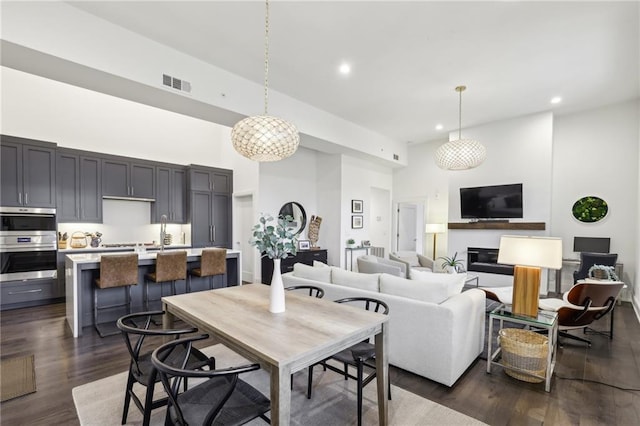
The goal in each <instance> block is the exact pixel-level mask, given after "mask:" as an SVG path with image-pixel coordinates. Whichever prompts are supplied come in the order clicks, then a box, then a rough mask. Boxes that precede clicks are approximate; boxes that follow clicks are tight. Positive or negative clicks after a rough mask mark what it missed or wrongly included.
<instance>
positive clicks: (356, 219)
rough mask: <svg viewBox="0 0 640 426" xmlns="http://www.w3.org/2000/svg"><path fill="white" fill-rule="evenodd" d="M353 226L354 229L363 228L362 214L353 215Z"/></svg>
mask: <svg viewBox="0 0 640 426" xmlns="http://www.w3.org/2000/svg"><path fill="white" fill-rule="evenodd" d="M351 228H353V229H360V228H362V216H361V215H354V216H351Z"/></svg>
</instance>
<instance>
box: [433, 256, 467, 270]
mask: <svg viewBox="0 0 640 426" xmlns="http://www.w3.org/2000/svg"><path fill="white" fill-rule="evenodd" d="M438 260H442V263H441V265H440V266H441V267H442V269H444V270H445V271H447V272H449V273H450V274H455V273H457V272H461V271H463V270H464V264H463V263H462V260H460V259H458V252H455V253H454V254H453V256H451V257H447V256H442V257H439V258H438Z"/></svg>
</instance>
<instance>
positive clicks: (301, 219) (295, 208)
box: [278, 201, 307, 235]
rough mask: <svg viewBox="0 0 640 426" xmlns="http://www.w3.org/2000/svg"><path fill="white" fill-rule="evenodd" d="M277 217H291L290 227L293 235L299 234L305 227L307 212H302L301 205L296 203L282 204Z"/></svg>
mask: <svg viewBox="0 0 640 426" xmlns="http://www.w3.org/2000/svg"><path fill="white" fill-rule="evenodd" d="M278 216H291V217H292V218H293V221H292V222H291V227H292V231H293V233H294V234H295V235H299V234H301V233H302V231H303V230H304V228H305V226H307V212H306V211H304V207H302V204H300V203H298V202H295V201H290V202H288V203H285V204H283V206H282V207H280V211H279V212H278Z"/></svg>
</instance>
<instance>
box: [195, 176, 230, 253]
mask: <svg viewBox="0 0 640 426" xmlns="http://www.w3.org/2000/svg"><path fill="white" fill-rule="evenodd" d="M189 189H190V219H191V245H192V246H193V247H208V246H213V247H227V248H231V247H232V245H231V244H232V232H231V230H232V228H231V227H232V216H231V213H232V198H231V197H232V193H233V171H231V170H225V169H216V168H211V167H203V166H192V167H191V168H190V169H189Z"/></svg>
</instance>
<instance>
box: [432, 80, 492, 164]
mask: <svg viewBox="0 0 640 426" xmlns="http://www.w3.org/2000/svg"><path fill="white" fill-rule="evenodd" d="M466 88H467V87H466V86H458V87H456V92H458V93H459V94H460V104H459V109H458V139H457V140H455V141H449V142H447V143H445V144H443V145H441V146H440V148H438V150H437V151H436V164H437V165H438V167H440V168H441V169H445V170H467V169H473V168H474V167H477V166H479V165H480V164H482V162H483V161H484V160H485V158H487V150H486V148H485V147H484V146H483V145H482V144H481V143H480V142H478V141H475V140H472V139H462V92H464V91H465V90H466Z"/></svg>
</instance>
